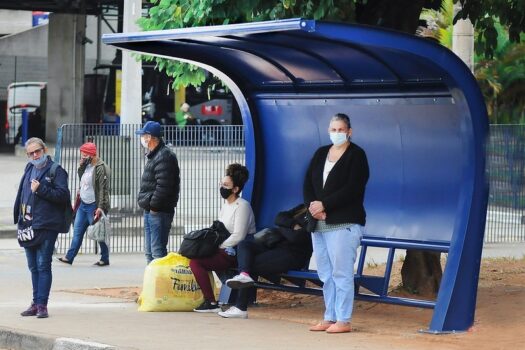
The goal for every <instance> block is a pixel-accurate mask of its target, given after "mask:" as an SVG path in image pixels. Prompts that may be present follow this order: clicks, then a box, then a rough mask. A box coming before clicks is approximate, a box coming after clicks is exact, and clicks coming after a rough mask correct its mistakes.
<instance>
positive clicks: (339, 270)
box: [312, 224, 363, 322]
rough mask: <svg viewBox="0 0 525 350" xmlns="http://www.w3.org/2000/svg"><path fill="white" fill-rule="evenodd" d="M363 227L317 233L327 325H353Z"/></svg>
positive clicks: (316, 250)
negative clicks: (357, 261)
mask: <svg viewBox="0 0 525 350" xmlns="http://www.w3.org/2000/svg"><path fill="white" fill-rule="evenodd" d="M362 236H363V226H361V225H356V224H354V225H351V226H350V227H348V228H344V229H338V230H335V231H329V232H313V233H312V243H313V248H314V256H315V261H316V263H317V273H318V274H319V279H320V280H321V281H322V282H323V298H324V304H325V313H324V320H325V321H339V322H350V320H351V319H352V311H353V307H354V263H355V260H356V257H357V248H358V247H359V244H360V243H361V237H362Z"/></svg>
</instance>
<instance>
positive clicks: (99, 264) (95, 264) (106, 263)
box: [93, 260, 109, 266]
mask: <svg viewBox="0 0 525 350" xmlns="http://www.w3.org/2000/svg"><path fill="white" fill-rule="evenodd" d="M93 265H94V266H108V265H109V262H106V261H102V260H100V261H97V262H96V263H94V264H93Z"/></svg>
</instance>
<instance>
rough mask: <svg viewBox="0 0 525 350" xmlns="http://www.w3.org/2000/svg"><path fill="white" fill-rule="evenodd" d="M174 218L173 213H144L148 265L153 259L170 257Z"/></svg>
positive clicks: (145, 247)
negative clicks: (170, 240)
mask: <svg viewBox="0 0 525 350" xmlns="http://www.w3.org/2000/svg"><path fill="white" fill-rule="evenodd" d="M173 216H174V214H173V213H171V214H170V213H163V212H157V213H155V214H152V213H151V212H149V211H147V212H144V253H145V255H146V261H147V262H148V264H149V263H150V262H151V261H152V260H153V259H158V258H162V257H165V256H166V255H168V240H169V238H170V230H171V222H172V221H173Z"/></svg>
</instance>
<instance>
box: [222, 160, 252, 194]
mask: <svg viewBox="0 0 525 350" xmlns="http://www.w3.org/2000/svg"><path fill="white" fill-rule="evenodd" d="M249 175H250V174H249V172H248V169H247V168H246V167H245V166H244V165H241V164H239V163H232V164H230V165H228V167H227V168H226V176H229V177H230V178H231V179H232V182H233V186H236V187H239V192H240V191H242V189H243V188H244V184H245V183H246V181H248V177H249Z"/></svg>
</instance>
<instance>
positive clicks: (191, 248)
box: [179, 220, 230, 259]
mask: <svg viewBox="0 0 525 350" xmlns="http://www.w3.org/2000/svg"><path fill="white" fill-rule="evenodd" d="M229 236H230V232H228V230H227V229H226V227H224V224H223V223H222V222H220V221H218V220H215V221H214V222H213V225H211V227H207V228H203V229H200V230H196V231H191V232H189V233H186V234H185V235H184V238H183V240H182V243H181V245H180V248H179V254H180V255H182V256H185V257H186V258H189V259H195V258H205V257H208V256H212V255H213V254H214V253H215V252H216V251H217V248H219V246H220V245H221V243H222V242H224V241H225V240H226V238H228V237H229Z"/></svg>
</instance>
